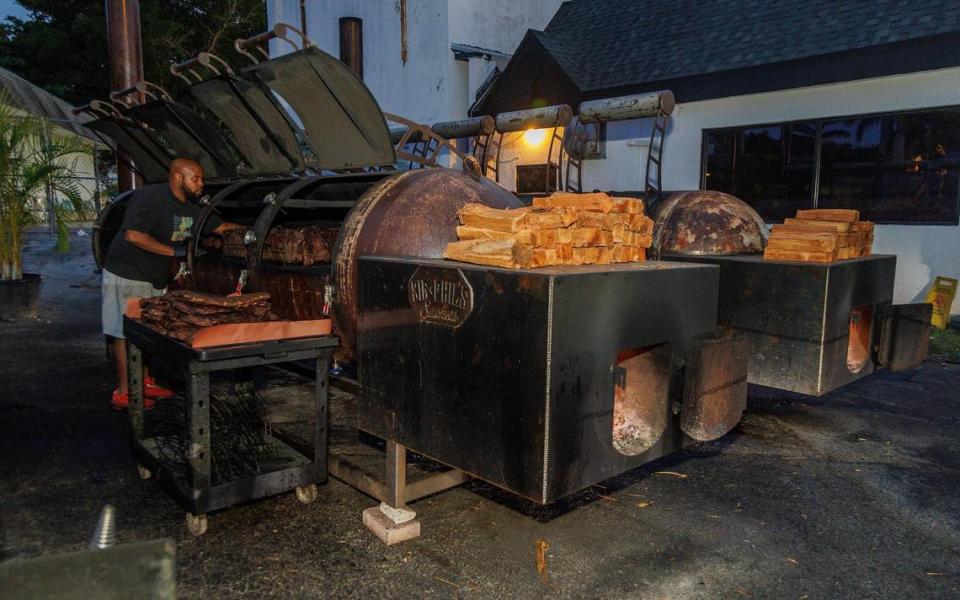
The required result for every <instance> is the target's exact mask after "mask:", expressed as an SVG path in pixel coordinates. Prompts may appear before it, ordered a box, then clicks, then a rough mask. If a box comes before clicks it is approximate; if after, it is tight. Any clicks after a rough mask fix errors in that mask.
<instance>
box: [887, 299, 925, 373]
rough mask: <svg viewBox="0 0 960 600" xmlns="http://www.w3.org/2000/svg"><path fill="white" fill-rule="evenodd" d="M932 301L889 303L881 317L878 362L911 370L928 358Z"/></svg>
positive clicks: (898, 370) (895, 370)
mask: <svg viewBox="0 0 960 600" xmlns="http://www.w3.org/2000/svg"><path fill="white" fill-rule="evenodd" d="M932 316H933V305H932V304H898V305H894V306H889V307H887V309H886V310H885V311H883V314H882V315H881V317H880V342H879V346H878V348H877V362H878V363H880V365H882V366H883V367H884V368H887V369H890V370H891V371H893V372H900V371H909V370H910V369H913V368H916V367H918V366H920V363H922V362H923V361H924V360H926V358H927V351H928V350H929V346H930V327H931V325H930V317H932Z"/></svg>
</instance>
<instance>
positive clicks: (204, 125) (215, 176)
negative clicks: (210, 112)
mask: <svg viewBox="0 0 960 600" xmlns="http://www.w3.org/2000/svg"><path fill="white" fill-rule="evenodd" d="M124 112H126V113H127V114H129V115H130V116H131V117H132V118H133V119H135V120H137V121H138V122H139V123H141V124H142V125H143V127H144V128H145V129H146V130H147V132H148V133H149V134H150V136H151V137H154V138H155V139H156V140H157V142H158V143H160V144H162V145H164V146H165V147H166V148H167V149H168V150H169V154H172V155H173V156H175V157H182V158H190V159H193V160H195V161H197V162H198V163H200V166H201V167H203V171H204V175H205V177H206V178H207V179H211V180H221V179H228V178H231V177H235V176H236V175H237V169H238V162H239V160H240V159H239V157H238V156H237V154H236V152H234V151H233V150H232V149H231V147H230V144H229V142H227V140H226V139H225V138H224V136H223V134H221V133H220V131H218V130H217V129H216V128H215V127H214V126H213V125H211V124H210V123H208V122H207V121H205V120H204V119H203V118H202V117H200V115H198V114H197V113H195V112H194V111H193V110H191V109H190V108H187V107H186V106H184V105H182V104H178V103H176V102H170V101H167V100H153V101H150V102H147V103H145V104H139V105H136V106H131V107H130V108H127V109H125V111H124ZM118 143H119V142H118ZM168 166H169V165H168ZM165 178H166V174H165V175H164V179H165Z"/></svg>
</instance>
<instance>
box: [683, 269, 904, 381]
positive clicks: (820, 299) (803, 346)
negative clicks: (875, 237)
mask: <svg viewBox="0 0 960 600" xmlns="http://www.w3.org/2000/svg"><path fill="white" fill-rule="evenodd" d="M668 258H670V259H672V260H684V261H695V262H698V263H708V264H714V265H719V266H720V303H719V311H718V317H717V319H718V324H719V325H720V327H721V328H723V329H725V330H727V331H728V332H734V333H737V334H739V335H743V336H745V337H746V338H747V339H748V340H749V342H750V370H749V381H750V383H755V384H760V385H765V386H769V387H773V388H778V389H783V390H790V391H793V392H799V393H802V394H810V395H814V396H820V395H822V394H825V393H827V392H829V391H830V390H834V389H836V388H838V387H840V386H843V385H846V384H847V383H850V382H852V381H854V380H856V379H859V378H861V377H863V376H865V375H868V374H870V373H872V372H873V371H874V368H875V365H874V362H873V361H872V360H867V361H866V364H865V365H864V366H863V368H861V369H860V370H859V371H857V372H854V371H851V370H850V369H849V368H847V355H848V346H849V344H850V339H849V331H850V330H849V320H850V313H851V311H852V310H853V309H854V308H857V307H860V306H870V307H872V313H873V315H874V316H877V315H879V314H881V311H882V310H883V309H884V307H886V306H887V305H889V304H890V303H891V301H892V299H893V280H894V272H895V270H896V257H895V256H885V255H875V256H870V257H866V258H856V259H851V260H842V261H838V262H834V263H826V264H820V263H801V262H787V261H770V260H763V258H762V257H761V256H759V255H750V256H686V257H684V256H678V255H673V256H669V257H668ZM877 331H878V326H877V323H876V322H874V323H873V325H872V330H871V338H872V339H874V340H876V339H878V338H877Z"/></svg>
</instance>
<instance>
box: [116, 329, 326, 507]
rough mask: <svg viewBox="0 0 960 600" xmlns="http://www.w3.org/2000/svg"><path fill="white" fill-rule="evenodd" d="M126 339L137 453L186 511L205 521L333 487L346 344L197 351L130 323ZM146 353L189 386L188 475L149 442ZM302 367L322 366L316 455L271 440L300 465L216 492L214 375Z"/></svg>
mask: <svg viewBox="0 0 960 600" xmlns="http://www.w3.org/2000/svg"><path fill="white" fill-rule="evenodd" d="M124 335H125V336H126V337H127V341H128V361H129V363H128V372H129V375H130V377H131V380H130V383H131V388H130V390H131V393H130V408H129V416H130V425H131V428H130V429H131V440H130V445H131V450H132V452H133V454H134V456H135V457H136V458H137V460H138V461H139V462H140V464H141V465H143V466H145V467H147V468H148V469H149V470H150V471H151V472H152V473H153V474H154V476H155V477H156V478H157V480H158V481H159V482H160V484H161V486H163V488H164V489H165V490H166V491H167V492H168V493H169V494H170V495H171V496H172V497H173V498H174V499H175V500H177V502H178V503H179V504H180V505H181V506H182V507H183V508H184V510H186V511H188V512H190V513H193V514H201V513H206V512H210V511H213V510H218V509H221V508H226V507H229V506H233V505H235V504H239V503H242V502H247V501H250V500H255V499H257V498H264V497H266V496H271V495H274V494H278V493H281V492H285V491H290V490H292V489H294V488H296V487H298V486H303V485H308V484H313V483H325V482H326V480H327V460H326V453H327V443H326V442H327V425H326V418H327V391H328V386H327V372H328V370H329V368H328V367H329V364H328V363H329V360H330V356H331V354H332V353H333V350H334V349H335V348H336V347H337V345H338V343H339V342H338V340H337V338H336V337H334V336H323V337H311V338H300V339H291V340H279V341H271V342H259V343H253V344H239V345H232V346H223V347H219V348H208V349H198V350H195V349H192V348H190V347H189V346H186V345H185V344H182V343H180V342H178V341H176V340H173V339H171V338H168V337H166V336H164V335H162V334H160V333H158V332H157V331H155V330H153V329H151V328H150V327H147V326H146V325H144V324H142V323H140V322H138V321H136V320H134V319H130V318H128V317H125V318H124ZM144 353H146V354H148V355H149V356H150V358H151V360H150V365H151V367H153V368H154V369H155V370H156V371H159V372H162V373H165V374H168V375H172V376H173V377H175V378H176V379H177V380H179V381H183V382H184V384H185V388H186V398H185V411H186V415H185V417H186V436H187V437H186V442H187V443H186V446H185V447H186V448H187V449H188V450H187V451H186V453H185V456H184V457H183V458H184V459H186V462H187V465H188V468H187V469H186V472H182V471H180V470H178V469H177V468H175V467H173V466H171V465H170V464H169V462H168V461H166V460H164V458H163V457H162V456H161V453H160V451H159V449H158V448H159V446H160V440H158V439H157V438H154V437H149V436H148V435H147V433H146V430H145V427H144V412H143V391H142V390H143V387H142V381H141V380H140V373H141V372H142V364H143V354H144ZM301 360H309V361H313V362H314V364H315V366H316V370H315V388H314V395H315V402H316V412H315V413H314V418H315V419H316V422H315V425H314V431H315V435H316V440H317V441H316V443H315V444H314V448H313V452H312V453H311V454H309V455H304V454H303V453H302V452H299V451H298V450H297V449H296V448H292V447H290V446H289V445H288V444H286V443H284V442H283V441H282V440H281V439H279V438H277V436H273V435H270V436H269V437H270V440H271V443H272V444H275V445H277V447H279V448H282V449H284V451H286V452H289V453H291V454H294V453H295V454H296V455H297V456H298V457H299V460H298V461H297V462H296V464H295V465H292V466H286V467H285V468H279V469H273V470H270V471H267V472H261V473H260V474H258V475H255V476H250V477H244V478H240V479H235V480H232V481H227V482H223V483H217V484H214V483H213V482H212V481H211V455H212V448H211V446H210V444H211V422H210V406H211V402H210V399H211V398H210V375H211V373H213V372H215V371H223V370H227V369H245V368H248V367H255V366H263V365H271V364H277V363H287V362H295V361H301Z"/></svg>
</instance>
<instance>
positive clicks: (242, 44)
mask: <svg viewBox="0 0 960 600" xmlns="http://www.w3.org/2000/svg"><path fill="white" fill-rule="evenodd" d="M288 32H293V33H295V34H297V35H298V36H299V37H300V41H301V45H302V46H303V47H304V48H308V47H310V46H313V42H312V41H311V40H310V38H308V37H307V36H306V35H304V33H303V32H302V31H300V30H299V29H297V28H296V27H294V26H292V25H289V24H287V23H277V24H276V25H274V26H273V29H270V30H269V31H264V32H263V33H258V34H257V35H254V36H251V37H248V38H240V39H238V40H236V41H234V43H233V47H234V49H236V51H237V52H239V53H240V54H242V55H244V56H246V57H247V58H249V59H250V60H252V61H253V62H254V64H257V63H259V62H260V61H259V59H257V57H255V56H254V55H253V54H251V53H250V52H248V50H251V49H255V50H257V51H258V52H260V54H262V55H263V57H264V58H266V59H267V60H269V59H270V55H269V54H267V51H266V50H264V49H263V46H264V45H265V44H266V43H267V42H269V41H270V40H274V39H279V40H283V41H285V42H287V43H288V44H290V46H292V47H293V50H294V52H296V51H297V50H300V48H299V47H297V45H296V44H295V43H294V42H293V40H291V39H290V37H289V35H288Z"/></svg>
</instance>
